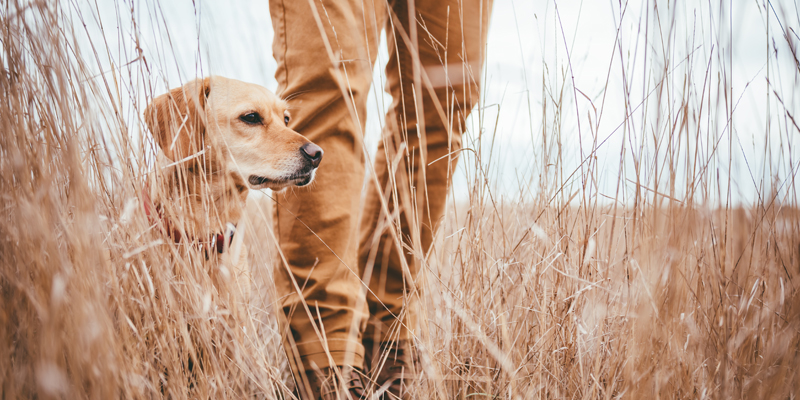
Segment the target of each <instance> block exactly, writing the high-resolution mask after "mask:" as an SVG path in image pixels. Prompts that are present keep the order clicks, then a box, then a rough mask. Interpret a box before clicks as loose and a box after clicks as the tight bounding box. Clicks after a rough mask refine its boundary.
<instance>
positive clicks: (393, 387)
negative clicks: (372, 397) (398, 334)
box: [364, 340, 419, 400]
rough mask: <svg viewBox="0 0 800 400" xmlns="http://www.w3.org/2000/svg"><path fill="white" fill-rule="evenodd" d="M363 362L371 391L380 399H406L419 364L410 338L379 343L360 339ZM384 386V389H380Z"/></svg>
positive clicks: (408, 397)
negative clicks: (370, 380)
mask: <svg viewBox="0 0 800 400" xmlns="http://www.w3.org/2000/svg"><path fill="white" fill-rule="evenodd" d="M364 348H365V350H366V356H365V357H364V358H365V360H366V361H365V362H366V363H367V365H368V368H369V374H370V376H371V377H372V379H373V380H374V382H375V385H376V386H375V393H381V395H380V397H379V399H381V400H398V399H402V400H409V399H411V398H412V397H411V393H410V392H409V390H410V389H411V388H410V385H411V383H412V382H413V381H414V380H415V379H416V378H417V374H416V367H417V365H418V364H419V362H418V360H417V356H416V351H415V350H414V347H413V342H412V341H411V340H400V341H397V342H381V343H380V344H378V345H375V344H374V343H373V342H371V341H367V340H365V341H364ZM384 389H385V390H384Z"/></svg>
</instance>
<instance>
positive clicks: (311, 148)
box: [300, 143, 324, 168]
mask: <svg viewBox="0 0 800 400" xmlns="http://www.w3.org/2000/svg"><path fill="white" fill-rule="evenodd" d="M300 152H301V153H303V157H305V158H306V159H308V161H310V162H311V165H312V166H313V167H314V168H317V167H319V163H320V162H321V161H322V154H323V153H324V152H323V151H322V148H321V147H319V146H317V145H315V144H314V143H306V144H304V145H303V146H302V147H300Z"/></svg>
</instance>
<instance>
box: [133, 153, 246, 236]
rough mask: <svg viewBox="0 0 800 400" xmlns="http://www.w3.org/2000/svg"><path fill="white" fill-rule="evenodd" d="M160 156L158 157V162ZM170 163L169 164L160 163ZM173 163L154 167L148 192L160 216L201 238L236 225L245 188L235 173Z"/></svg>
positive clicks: (244, 199) (174, 225)
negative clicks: (210, 171)
mask: <svg viewBox="0 0 800 400" xmlns="http://www.w3.org/2000/svg"><path fill="white" fill-rule="evenodd" d="M161 160H163V157H159V163H160V162H161ZM162 165H169V164H162ZM224 171H225V169H221V170H219V171H217V172H214V173H206V172H205V171H204V170H203V169H202V168H197V167H195V168H187V167H186V166H183V165H173V166H168V167H166V168H158V167H157V168H156V172H155V173H154V174H153V175H152V176H151V178H150V182H148V191H149V195H150V198H151V199H152V201H153V204H154V205H155V206H156V207H157V208H158V209H159V213H160V214H161V218H164V219H165V220H167V221H169V223H170V224H171V225H172V226H173V227H174V228H175V229H178V230H179V231H182V232H185V234H186V235H187V236H189V237H195V238H204V237H208V236H209V235H215V234H218V233H223V232H225V230H226V225H227V224H229V223H232V224H237V223H238V222H239V220H240V219H241V217H242V213H243V210H244V207H245V202H246V200H247V193H248V188H247V184H246V183H245V182H244V180H243V179H242V178H241V176H239V174H236V173H234V172H224Z"/></svg>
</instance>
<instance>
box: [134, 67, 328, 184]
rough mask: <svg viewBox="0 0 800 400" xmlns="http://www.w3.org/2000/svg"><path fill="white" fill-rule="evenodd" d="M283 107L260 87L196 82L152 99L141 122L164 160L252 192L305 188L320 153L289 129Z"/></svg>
mask: <svg viewBox="0 0 800 400" xmlns="http://www.w3.org/2000/svg"><path fill="white" fill-rule="evenodd" d="M290 118H291V117H290V115H289V111H288V110H287V104H286V102H284V101H282V100H281V99H279V98H278V97H277V96H276V95H275V94H273V93H272V92H270V91H269V90H267V89H266V88H264V87H261V86H259V85H255V84H251V83H245V82H241V81H237V80H233V79H227V78H223V77H216V76H215V77H211V78H205V79H202V80H200V79H197V80H194V81H192V82H189V83H187V84H186V85H184V86H182V87H179V88H175V89H172V90H170V91H169V92H168V93H165V94H163V95H161V96H158V97H156V98H155V99H154V100H153V102H152V103H150V104H149V105H148V106H147V109H145V122H146V123H147V126H148V128H149V129H150V131H151V132H152V133H153V137H154V138H155V139H156V142H157V143H158V145H159V146H160V147H161V150H162V151H163V152H164V154H165V155H166V156H167V157H168V158H169V159H171V160H173V161H175V162H183V163H186V167H187V168H189V169H199V170H202V171H203V172H205V173H216V172H227V171H233V172H236V173H238V174H240V175H241V177H242V178H243V179H244V180H245V181H246V182H247V183H248V184H249V185H250V187H251V188H253V189H261V188H270V189H281V188H284V187H287V186H292V185H294V186H305V185H308V184H310V183H311V181H312V180H313V179H314V173H315V172H316V170H317V167H318V166H319V164H320V161H321V160H322V153H323V152H322V149H321V148H320V147H319V146H317V145H315V144H314V143H311V142H310V141H308V139H306V138H305V137H303V136H302V135H300V134H299V133H297V132H295V131H293V130H291V129H289V128H288V124H289V119H290Z"/></svg>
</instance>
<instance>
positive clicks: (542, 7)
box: [76, 0, 800, 204]
mask: <svg viewBox="0 0 800 400" xmlns="http://www.w3.org/2000/svg"><path fill="white" fill-rule="evenodd" d="M642 3H646V4H642ZM670 3H673V2H667V1H663V2H658V4H655V3H653V2H641V1H631V2H629V3H628V4H626V3H625V2H622V3H620V2H619V1H616V0H614V1H607V2H606V1H597V0H585V1H558V2H554V1H549V0H537V1H511V0H496V1H495V2H494V10H493V13H492V19H491V25H490V30H489V43H488V45H487V54H488V56H487V62H486V71H485V77H486V81H485V84H484V97H483V108H481V112H482V117H483V118H481V123H480V124H479V123H478V118H473V119H472V121H471V124H470V125H469V126H470V130H469V132H468V134H467V138H466V140H465V144H466V145H467V146H470V147H473V148H476V150H477V147H478V144H477V142H475V140H476V138H477V137H478V136H479V132H481V131H482V132H483V149H482V160H483V162H484V164H486V163H490V165H491V167H490V168H489V170H488V174H489V176H490V178H491V180H492V182H493V185H494V190H495V191H496V193H497V194H498V195H503V196H507V197H509V198H510V199H518V198H520V196H522V198H523V199H525V200H528V199H532V198H533V197H534V196H537V195H540V194H541V190H540V187H539V186H538V183H539V182H540V180H541V179H545V180H547V182H548V183H547V185H546V189H545V191H547V192H548V193H546V194H545V195H547V196H548V197H549V196H551V195H553V194H555V193H554V191H555V190H556V189H558V188H559V187H561V186H562V185H561V184H560V183H557V182H556V181H554V179H556V178H558V179H559V181H558V182H561V181H563V182H564V185H563V186H564V188H565V190H564V192H567V194H569V193H573V192H575V191H578V190H585V191H586V193H587V194H589V195H595V194H597V195H599V196H600V197H599V199H600V200H601V202H608V201H610V200H609V198H614V197H617V196H616V195H615V193H616V192H617V186H618V185H617V182H618V181H620V182H621V183H622V186H621V188H620V190H621V191H622V192H623V193H632V190H633V187H634V184H633V183H632V182H634V181H636V180H637V178H636V177H637V172H636V171H637V169H638V171H639V172H638V176H639V180H640V182H642V183H643V184H644V185H645V186H649V187H650V188H652V189H656V188H655V186H654V185H655V181H656V178H658V182H659V183H658V188H657V189H658V190H659V191H660V192H664V191H668V190H669V189H670V188H669V179H668V178H669V176H670V169H669V167H668V166H669V165H670V164H671V165H675V166H677V168H675V169H673V170H672V171H671V174H672V176H673V181H676V182H677V183H676V184H675V189H674V190H675V192H674V193H675V197H676V198H678V199H682V198H683V196H685V195H686V187H687V185H686V182H687V181H689V182H695V184H696V186H701V185H697V182H699V181H701V180H703V181H706V182H711V181H713V182H714V184H713V187H714V188H713V190H712V189H708V188H706V189H700V188H697V187H695V189H696V190H701V191H702V190H706V191H709V192H717V189H719V192H720V193H722V194H723V195H722V197H723V200H724V198H725V197H726V196H725V195H724V193H725V190H726V188H727V185H726V183H725V182H727V176H728V168H729V164H730V170H731V181H732V182H733V183H732V185H731V197H732V200H733V201H735V202H746V203H751V202H753V201H756V200H757V199H758V197H759V196H760V195H763V193H762V192H769V191H770V190H772V189H771V188H772V186H773V185H776V183H775V182H774V181H773V178H775V177H777V178H778V183H777V186H778V187H779V188H780V189H781V190H783V193H784V197H782V198H783V199H784V201H786V202H789V203H795V204H796V203H797V197H796V196H797V194H796V192H795V193H793V194H791V196H789V197H788V198H785V196H786V190H787V189H788V188H792V189H791V190H795V191H796V190H797V188H796V187H795V186H792V185H790V184H789V183H781V182H783V181H785V180H786V179H787V178H789V177H790V176H791V175H792V173H793V171H794V173H796V172H797V169H798V162H800V151H799V150H797V147H798V146H797V145H798V144H800V143H798V138H800V132H798V131H797V130H796V129H795V128H794V127H793V126H792V125H791V121H790V120H789V119H788V118H787V115H788V114H787V113H786V110H787V109H788V110H789V112H790V113H791V114H792V115H797V114H798V113H800V104H799V103H798V99H796V98H795V97H796V96H795V94H794V93H795V92H796V90H795V89H796V88H797V85H798V81H797V78H798V70H797V68H796V66H795V64H794V61H793V58H792V56H791V52H790V51H789V49H790V47H789V46H788V45H787V43H786V39H785V38H784V36H783V34H782V29H781V25H782V26H783V28H785V29H787V30H788V29H790V28H791V29H794V31H795V32H798V31H800V30H799V29H798V27H800V23H799V22H798V21H799V20H800V18H798V13H797V9H796V5H795V4H794V2H792V1H788V0H787V1H782V2H781V1H773V2H772V6H773V9H769V10H767V9H765V8H764V5H763V4H762V3H763V1H761V0H758V1H746V0H740V1H739V0H735V1H733V2H732V3H733V10H732V12H731V11H730V10H727V9H722V10H720V9H719V5H718V4H709V2H708V1H685V2H678V4H679V6H678V8H677V9H674V7H675V6H674V5H670ZM726 3H727V2H726ZM131 5H132V6H133V7H132V8H133V15H134V16H135V19H136V20H137V26H138V29H139V31H138V38H139V41H140V43H141V47H142V51H143V54H144V55H145V57H146V58H147V60H148V67H149V68H150V71H151V72H152V75H150V76H149V77H145V78H144V79H133V80H129V83H128V84H127V87H126V88H125V90H128V91H129V93H130V94H128V95H123V96H122V97H123V99H122V102H123V104H126V105H128V107H129V108H128V109H127V111H126V113H127V116H126V118H127V119H128V120H129V125H131V126H133V125H134V124H135V122H136V120H137V118H136V115H138V114H137V113H138V112H137V110H135V109H133V108H132V107H130V104H131V102H130V101H129V100H130V98H131V97H137V98H139V99H143V96H144V91H143V90H141V89H142V87H144V86H147V85H151V84H155V85H156V90H155V91H156V93H160V92H163V91H165V90H166V86H170V87H174V86H178V85H180V84H181V83H182V82H185V81H186V80H190V79H193V78H194V77H196V76H200V75H209V74H213V75H223V76H227V77H231V78H235V79H240V80H244V81H248V82H253V83H258V84H261V85H263V86H266V87H267V88H269V89H272V90H275V89H276V87H277V83H276V81H275V78H274V73H275V69H276V64H275V61H274V59H273V58H272V37H273V32H272V27H271V24H270V17H269V7H268V2H267V1H266V0H257V1H256V0H236V1H225V2H221V1H196V2H194V4H193V2H192V1H188V0H186V1H168V2H167V1H163V2H160V3H159V2H155V1H152V0H148V1H139V0H134V1H133V2H132V3H131V1H130V0H127V1H125V2H119V1H112V0H102V1H101V0H98V2H97V7H98V9H94V5H91V6H90V5H84V6H80V7H78V9H79V10H80V12H81V13H82V14H83V18H84V21H86V23H87V31H85V32H83V31H81V30H82V27H79V29H78V32H79V37H80V36H82V39H81V42H82V43H83V46H82V47H83V49H84V52H86V51H88V49H89V46H87V45H86V43H88V41H87V39H86V37H87V36H88V37H89V38H90V40H91V41H92V42H93V43H94V44H95V46H96V47H98V48H99V50H100V51H101V54H103V52H105V50H106V49H108V53H109V54H110V57H103V59H102V60H100V63H99V65H93V68H96V69H97V72H98V73H99V72H101V71H102V72H105V73H108V72H109V71H110V70H111V69H112V63H113V65H114V66H115V67H116V68H118V69H117V72H118V73H119V74H120V75H121V76H125V75H126V74H129V73H132V72H136V71H138V70H139V69H140V68H142V66H141V63H139V62H135V63H133V64H130V65H127V66H125V65H126V64H127V63H128V62H130V61H131V60H135V59H136V57H137V52H136V50H135V46H134V42H135V40H134V37H135V36H136V35H135V34H134V33H133V32H134V29H133V27H132V24H131V22H130V21H131ZM76 14H77V13H76ZM100 25H102V30H101V29H100ZM767 29H769V33H768V31H767ZM792 40H794V41H795V46H797V44H796V43H797V42H798V38H797V37H796V36H795V37H793V38H792ZM104 43H108V47H107V48H106V46H105V44H104ZM767 46H769V50H768V47H767ZM386 58H387V52H386V46H385V42H384V44H383V45H382V46H381V49H380V55H379V60H378V63H377V64H378V65H376V69H375V76H374V82H375V85H374V86H375V90H373V91H372V93H371V94H370V98H369V104H368V118H367V123H366V124H367V129H366V134H367V138H366V139H367V140H366V142H367V146H368V148H369V149H370V151H374V148H375V146H376V144H377V140H378V132H379V131H380V126H381V125H382V122H381V118H382V116H383V114H384V112H385V107H384V105H385V104H389V98H388V97H387V95H386V94H385V93H384V92H383V91H382V88H383V82H381V74H380V71H381V70H382V68H383V65H384V64H385V62H386ZM665 60H666V61H665ZM768 60H769V63H768ZM120 66H123V67H120ZM665 76H666V78H664V77H665ZM165 80H166V81H167V82H168V83H167V85H164V81H165ZM143 81H147V82H143ZM573 82H574V85H573ZM768 82H771V86H770V85H769V83H768ZM704 87H705V88H706V89H703V88H704ZM708 88H712V89H710V90H709V89H708ZM575 89H577V90H575ZM731 89H732V92H731V91H730V90H731ZM626 92H627V93H628V95H627V96H626V94H625V93H626ZM726 94H727V99H726ZM776 94H777V95H778V96H780V97H781V99H782V102H783V104H780V103H779V102H778V100H777V97H776ZM380 96H382V97H383V99H381V98H380ZM559 99H560V100H559ZM559 101H560V103H561V105H560V110H561V114H560V116H557V115H555V114H554V111H555V110H556V107H555V106H554V103H555V102H559ZM731 103H732V104H734V106H735V108H734V109H733V112H730V111H729V110H727V109H726V107H727V105H728V104H731ZM543 104H544V105H545V106H544V107H543ZM701 104H702V107H701ZM543 109H546V110H547V111H546V113H547V114H546V115H544V114H543ZM626 109H627V111H626ZM682 109H685V110H688V111H689V112H688V114H687V116H688V118H687V119H688V121H689V123H688V129H687V130H684V131H683V133H681V134H680V135H674V136H672V137H669V136H668V135H665V134H664V133H665V132H668V131H669V130H670V128H668V127H669V126H670V125H674V124H680V123H682V120H683V119H682V118H683V117H682V114H681V110H682ZM498 112H499V116H498V114H497V113H498ZM626 112H627V113H628V114H630V118H629V119H628V120H627V121H628V123H627V124H625V123H624V122H625V121H626ZM473 115H475V116H476V115H477V113H473ZM729 115H730V116H732V123H730V124H729V122H728V116H729ZM768 116H769V117H768ZM598 120H599V122H598ZM495 121H497V123H495ZM543 121H544V122H543ZM768 122H769V123H768ZM731 126H732V127H733V128H732V130H731ZM543 127H544V129H545V131H546V132H547V135H548V137H547V140H548V144H549V145H552V144H553V143H555V142H556V135H555V134H554V132H560V136H559V138H560V145H561V149H560V152H561V153H560V154H561V156H560V157H558V156H557V153H556V151H557V148H551V149H550V150H549V152H548V151H547V150H545V149H544V146H543V143H544V139H542V130H543ZM481 128H482V129H481ZM678 131H681V130H680V129H678ZM492 135H493V136H494V143H493V147H489V146H490V145H491V144H492V143H491V141H489V140H488V138H489V137H491V136H492ZM687 146H688V147H687ZM687 148H688V150H687ZM791 148H794V150H791ZM490 149H491V151H490ZM470 154H471V153H470ZM548 154H549V156H547V157H546V155H548ZM620 154H623V161H624V162H623V163H622V166H620ZM590 155H591V156H595V157H596V159H595V158H594V157H590ZM469 157H472V156H471V155H468V156H467V157H466V158H465V159H462V163H461V166H462V167H463V168H462V169H461V170H460V171H459V173H458V174H457V176H456V181H455V182H456V184H455V196H456V198H457V199H459V198H463V197H465V196H466V190H467V184H466V182H467V180H468V179H471V177H472V176H474V173H475V171H474V168H469V167H468V166H469V165H471V164H472V163H473V161H474V159H467V158H469ZM670 157H673V161H672V162H665V160H669V159H670ZM729 159H730V160H731V161H730V163H729V161H728V160H729ZM592 163H596V164H592ZM637 163H638V165H639V166H638V168H637ZM553 165H558V166H559V167H560V169H559V170H558V171H559V172H558V173H556V169H554V168H553V167H552V166H553ZM591 171H595V173H594V174H591V173H590V172H591ZM700 176H702V178H703V179H693V178H692V177H700ZM718 179H719V180H718ZM717 181H719V182H721V183H720V184H719V186H717V184H716V182H717ZM582 188H585V189H582ZM760 193H761V194H760ZM711 194H712V195H713V193H711ZM767 194H768V193H767ZM792 196H794V197H792ZM624 197H625V196H621V197H620V199H621V200H623V201H627V199H623V198H624ZM712 197H713V196H712Z"/></svg>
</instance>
